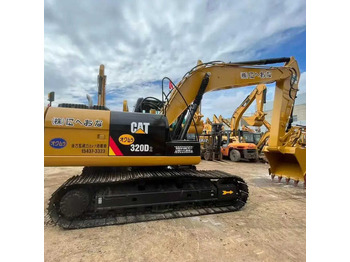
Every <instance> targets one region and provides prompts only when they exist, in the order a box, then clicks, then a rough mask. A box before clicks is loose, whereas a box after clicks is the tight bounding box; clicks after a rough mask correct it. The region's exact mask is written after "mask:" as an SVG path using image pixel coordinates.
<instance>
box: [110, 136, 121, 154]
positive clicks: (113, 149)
mask: <svg viewBox="0 0 350 262" xmlns="http://www.w3.org/2000/svg"><path fill="white" fill-rule="evenodd" d="M109 155H110V156H122V155H123V153H122V152H121V151H120V149H119V147H118V146H117V145H116V143H115V142H114V140H113V138H112V137H109Z"/></svg>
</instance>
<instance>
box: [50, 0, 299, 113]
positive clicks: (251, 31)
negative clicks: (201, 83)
mask: <svg viewBox="0 0 350 262" xmlns="http://www.w3.org/2000/svg"><path fill="white" fill-rule="evenodd" d="M44 32H45V34H44V94H43V98H44V104H45V105H47V103H48V102H47V94H48V93H49V92H51V91H55V102H54V103H53V106H57V105H58V104H59V103H83V104H87V103H88V102H87V99H86V94H89V95H90V96H91V97H92V98H93V101H94V104H97V75H98V70H99V65H100V64H104V65H105V74H106V75H107V85H106V92H107V95H106V105H107V107H108V108H110V109H111V110H122V105H123V100H125V99H126V100H128V105H129V110H133V106H134V105H135V102H136V100H137V99H138V98H139V97H146V96H153V97H157V98H161V80H162V78H163V77H169V78H171V79H172V80H173V81H174V82H175V83H177V82H179V81H180V79H181V77H182V76H183V75H184V74H185V73H186V72H187V71H188V70H190V69H191V68H192V67H194V66H195V65H196V63H197V60H199V59H200V60H202V61H203V62H209V61H216V60H220V61H224V62H230V61H231V62H237V61H246V60H257V59H265V58H276V57H286V56H294V57H295V58H296V59H297V61H298V63H299V67H300V70H301V76H300V82H299V89H300V91H299V93H303V92H306V58H305V56H306V13H305V1H304V0H285V1H280V0H265V1H262V2H256V1H238V0H237V1H235V0H234V1H199V0H194V1H181V0H180V1H153V0H152V1H123V0H121V1H107V0H101V1H92V0H86V1H71V0H70V1H66V0H60V1H52V0H45V2H44ZM167 88H168V86H167V84H166V85H165V89H167ZM253 89H254V86H252V87H245V88H239V89H230V90H224V91H217V92H211V93H206V94H205V95H204V97H203V100H202V114H203V115H204V116H205V118H206V117H207V116H208V117H212V115H213V114H214V113H215V114H216V115H220V114H221V115H223V116H224V117H231V115H232V113H233V112H234V110H235V109H236V107H237V106H238V105H239V104H240V103H241V102H242V101H243V100H244V99H245V97H246V96H247V95H248V94H249V93H250V92H251V91H252V90H253ZM273 94H274V85H268V93H267V100H271V99H273ZM249 110H250V111H254V105H252V106H251V108H250V109H249ZM249 110H248V112H249ZM205 118H204V119H205Z"/></svg>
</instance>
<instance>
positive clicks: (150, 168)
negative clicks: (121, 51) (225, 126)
mask: <svg viewBox="0 0 350 262" xmlns="http://www.w3.org/2000/svg"><path fill="white" fill-rule="evenodd" d="M276 63H284V65H283V66H275V67H274V66H271V65H272V64H276ZM299 75H300V72H299V68H298V65H297V62H296V61H295V59H294V58H293V57H290V58H279V59H267V60H258V61H247V62H234V63H224V62H208V63H201V62H199V63H198V64H197V66H195V67H194V68H192V69H191V70H190V71H188V72H187V73H186V74H185V75H184V77H183V78H182V80H181V81H180V82H179V83H178V84H177V85H175V84H174V87H175V88H174V89H173V90H172V91H171V92H170V94H168V95H165V101H164V100H163V99H162V101H161V100H152V99H151V100H147V99H143V100H142V101H141V103H139V105H138V107H136V106H135V111H136V110H141V112H144V111H145V110H144V109H143V106H145V105H147V106H148V108H149V109H150V110H155V111H160V114H151V113H141V112H140V111H136V112H121V111H120V112H119V111H110V110H109V109H108V108H107V107H106V106H105V82H106V76H105V75H104V68H103V67H101V68H100V74H99V78H98V79H99V91H98V104H97V105H94V106H93V105H89V106H86V105H80V104H78V105H77V104H60V105H58V107H51V106H49V107H47V108H46V109H45V113H44V119H45V122H44V123H45V124H44V134H45V137H44V144H45V148H44V152H45V155H44V164H45V166H85V167H84V168H83V170H82V174H81V175H78V176H74V177H71V178H70V179H68V180H67V181H66V182H65V183H63V184H62V186H61V187H59V188H58V189H57V190H56V191H55V192H54V193H53V194H52V196H51V199H50V201H49V206H48V214H49V216H50V217H51V219H52V220H53V222H54V223H56V224H58V225H59V226H61V227H63V228H69V229H71V228H84V227H93V226H102V225H112V224H123V223H131V222H139V221H149V220H157V219H167V218H176V217H185V216H193V215H203V214H211V213H220V212H230V211H237V210H239V209H241V208H242V207H243V206H244V205H245V203H246V201H247V198H248V187H247V185H246V183H245V182H244V181H243V179H242V178H240V177H237V176H234V175H232V174H228V173H225V172H221V171H217V170H214V171H198V170H196V168H195V165H196V164H198V163H199V162H200V145H199V142H198V141H193V140H187V139H186V136H187V133H188V130H189V127H190V125H191V122H192V121H193V117H194V114H195V112H196V111H197V109H198V106H199V104H200V102H201V99H202V96H203V94H204V93H206V92H210V91H215V90H222V89H228V88H235V87H242V86H249V85H256V84H259V83H273V82H276V94H275V105H274V115H273V120H272V125H271V135H270V144H269V147H267V148H266V151H268V152H271V153H274V154H275V155H278V154H280V155H281V154H288V152H280V151H279V146H280V142H279V141H280V138H281V137H283V136H285V134H286V125H287V122H288V119H289V113H290V109H291V108H292V105H293V102H294V99H295V96H296V92H297V90H298V89H297V88H298V80H299ZM163 94H164V92H163ZM162 97H163V95H162ZM150 102H151V103H150ZM292 157H293V156H291V157H288V161H289V162H293V161H295V159H293V158H292ZM285 163H286V164H288V165H289V163H287V162H285ZM301 179H302V178H301Z"/></svg>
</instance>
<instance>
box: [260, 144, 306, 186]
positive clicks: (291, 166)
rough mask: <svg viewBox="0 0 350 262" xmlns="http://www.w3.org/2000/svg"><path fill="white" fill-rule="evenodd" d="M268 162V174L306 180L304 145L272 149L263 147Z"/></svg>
mask: <svg viewBox="0 0 350 262" xmlns="http://www.w3.org/2000/svg"><path fill="white" fill-rule="evenodd" d="M263 152H264V154H265V156H266V158H267V160H268V161H269V164H270V174H271V176H272V178H274V177H275V176H277V177H279V180H280V179H281V177H284V178H286V181H287V182H289V180H290V179H293V180H294V181H303V182H305V180H306V148H305V147H289V146H288V147H281V148H280V149H277V150H273V149H271V148H268V147H265V148H264V150H263Z"/></svg>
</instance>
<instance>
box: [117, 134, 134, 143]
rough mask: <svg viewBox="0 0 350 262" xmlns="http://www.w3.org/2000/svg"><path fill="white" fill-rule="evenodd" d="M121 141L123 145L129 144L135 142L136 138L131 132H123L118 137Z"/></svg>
mask: <svg viewBox="0 0 350 262" xmlns="http://www.w3.org/2000/svg"><path fill="white" fill-rule="evenodd" d="M118 141H119V143H121V144H122V145H125V146H128V145H131V144H133V143H134V141H135V138H134V137H133V136H132V135H129V134H123V135H121V136H120V137H119V138H118Z"/></svg>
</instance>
